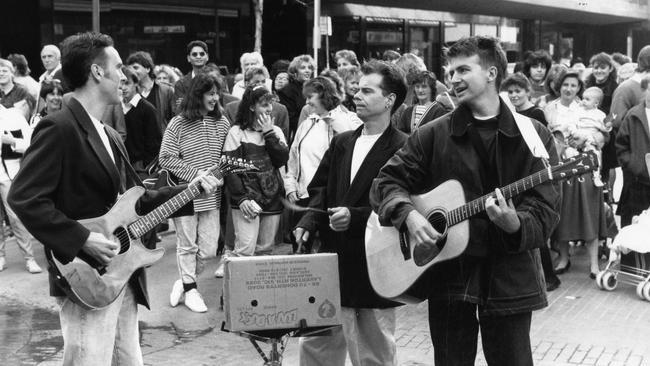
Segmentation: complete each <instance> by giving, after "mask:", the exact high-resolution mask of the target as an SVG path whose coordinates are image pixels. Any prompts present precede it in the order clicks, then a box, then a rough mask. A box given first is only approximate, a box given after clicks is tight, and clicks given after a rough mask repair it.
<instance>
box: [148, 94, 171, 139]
mask: <svg viewBox="0 0 650 366" xmlns="http://www.w3.org/2000/svg"><path fill="white" fill-rule="evenodd" d="M146 99H147V102H149V103H151V104H152V105H153V106H154V107H155V108H156V115H157V117H158V126H159V128H160V131H161V132H165V128H167V124H168V123H169V121H170V120H171V119H172V117H174V88H172V87H171V86H168V85H164V84H158V83H154V84H153V88H151V91H150V92H149V95H148V96H147V98H146Z"/></svg>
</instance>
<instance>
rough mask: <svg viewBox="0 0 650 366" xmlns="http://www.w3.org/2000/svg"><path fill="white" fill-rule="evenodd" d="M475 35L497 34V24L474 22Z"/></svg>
mask: <svg viewBox="0 0 650 366" xmlns="http://www.w3.org/2000/svg"><path fill="white" fill-rule="evenodd" d="M474 35H476V36H489V37H496V36H497V26H496V24H474Z"/></svg>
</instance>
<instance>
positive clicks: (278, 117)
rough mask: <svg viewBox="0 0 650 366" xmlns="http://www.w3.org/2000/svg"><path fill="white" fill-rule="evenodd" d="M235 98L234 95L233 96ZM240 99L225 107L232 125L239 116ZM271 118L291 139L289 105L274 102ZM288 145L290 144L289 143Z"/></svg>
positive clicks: (285, 136)
mask: <svg viewBox="0 0 650 366" xmlns="http://www.w3.org/2000/svg"><path fill="white" fill-rule="evenodd" d="M233 98H234V97H233ZM240 102H241V101H240V100H239V99H237V100H235V101H232V102H230V103H228V104H226V107H225V108H224V114H225V116H226V118H228V121H229V122H230V125H234V124H235V118H236V117H237V109H239V103H240ZM271 118H273V119H274V124H275V125H276V126H278V127H280V129H281V130H282V133H283V134H284V139H285V140H287V141H289V112H287V107H285V106H283V105H282V104H280V103H278V102H273V109H272V110H271ZM287 145H288V144H287Z"/></svg>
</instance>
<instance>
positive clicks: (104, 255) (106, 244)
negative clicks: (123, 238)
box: [81, 231, 120, 266]
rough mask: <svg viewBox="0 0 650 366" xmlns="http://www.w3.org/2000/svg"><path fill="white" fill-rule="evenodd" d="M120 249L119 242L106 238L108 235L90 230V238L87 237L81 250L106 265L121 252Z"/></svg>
mask: <svg viewBox="0 0 650 366" xmlns="http://www.w3.org/2000/svg"><path fill="white" fill-rule="evenodd" d="M119 249H120V246H119V244H117V243H116V242H114V241H111V240H108V239H106V237H105V236H104V235H102V234H100V233H96V232H92V231H91V232H90V235H89V236H88V239H86V242H85V243H84V245H83V247H81V250H83V251H84V252H85V253H86V254H88V255H89V256H91V257H92V258H93V259H95V260H96V261H97V262H99V263H101V264H103V265H105V266H106V265H108V263H110V261H111V259H113V257H115V256H116V255H117V254H118V253H119V252H120V251H119Z"/></svg>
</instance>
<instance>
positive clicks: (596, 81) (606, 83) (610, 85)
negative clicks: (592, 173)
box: [585, 52, 618, 182]
mask: <svg viewBox="0 0 650 366" xmlns="http://www.w3.org/2000/svg"><path fill="white" fill-rule="evenodd" d="M589 64H590V65H591V68H592V72H591V74H590V75H589V76H588V77H587V81H586V82H585V87H587V88H589V87H592V86H597V87H599V88H600V90H602V91H603V100H602V102H601V103H600V105H599V106H598V109H600V110H601V111H603V112H604V113H605V114H606V115H609V109H610V107H611V105H612V95H614V90H616V88H617V87H618V83H617V82H616V79H617V76H616V67H615V66H614V61H613V60H612V58H611V57H610V56H609V55H608V54H606V53H604V52H601V53H599V54H596V55H594V56H592V57H591V59H590V60H589ZM615 138H616V133H615V131H613V130H612V131H611V132H610V137H609V141H608V142H607V144H605V146H603V157H602V161H603V163H602V165H601V167H600V171H601V173H600V174H601V176H602V180H603V181H604V182H608V181H609V176H610V169H613V168H615V167H616V166H617V165H618V164H617V162H616V148H615V147H614V139H615Z"/></svg>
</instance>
